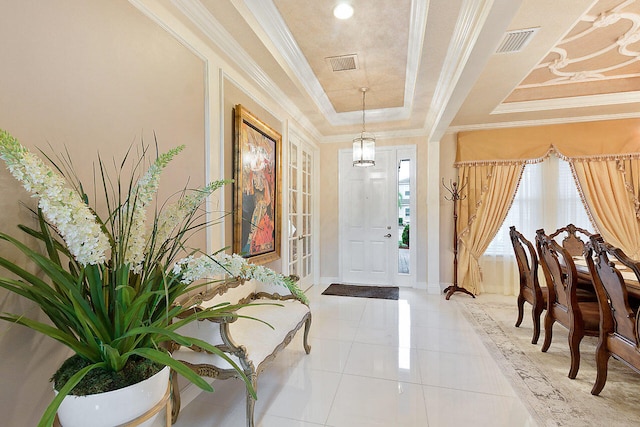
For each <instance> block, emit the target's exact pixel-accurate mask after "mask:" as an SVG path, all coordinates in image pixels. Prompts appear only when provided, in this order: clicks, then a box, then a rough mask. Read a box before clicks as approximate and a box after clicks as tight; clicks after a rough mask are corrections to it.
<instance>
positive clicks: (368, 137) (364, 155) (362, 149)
mask: <svg viewBox="0 0 640 427" xmlns="http://www.w3.org/2000/svg"><path fill="white" fill-rule="evenodd" d="M360 90H361V91H362V132H360V136H358V137H356V138H353V166H360V167H367V166H374V165H375V164H376V161H375V158H376V138H375V136H374V135H373V134H372V133H369V132H367V131H366V130H365V121H364V110H365V108H364V107H365V103H364V99H365V96H366V93H367V90H368V88H366V87H363V88H361V89H360Z"/></svg>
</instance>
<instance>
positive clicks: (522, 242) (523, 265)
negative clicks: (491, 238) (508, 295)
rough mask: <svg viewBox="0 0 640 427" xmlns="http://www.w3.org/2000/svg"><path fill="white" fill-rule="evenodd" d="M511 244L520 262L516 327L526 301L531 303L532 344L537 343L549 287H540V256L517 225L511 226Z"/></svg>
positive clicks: (517, 260) (522, 314) (519, 322)
mask: <svg viewBox="0 0 640 427" xmlns="http://www.w3.org/2000/svg"><path fill="white" fill-rule="evenodd" d="M509 236H510V237H511V245H512V246H513V252H514V253H515V257H516V262H517V263H518V272H519V274H520V292H519V293H518V302H517V304H518V319H517V320H516V328H517V327H519V326H520V324H521V323H522V318H523V317H524V303H525V302H528V303H529V304H531V318H532V319H533V337H532V338H531V344H537V343H538V338H539V337H540V316H541V315H542V312H543V311H544V310H545V308H546V307H547V295H548V289H547V287H546V286H545V287H540V283H539V282H538V256H537V254H536V250H535V249H534V247H533V245H532V244H531V242H530V241H529V240H527V239H526V238H525V237H524V236H523V235H522V234H521V233H520V232H519V231H518V230H516V227H515V226H511V227H509Z"/></svg>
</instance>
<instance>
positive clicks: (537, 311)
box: [531, 307, 542, 344]
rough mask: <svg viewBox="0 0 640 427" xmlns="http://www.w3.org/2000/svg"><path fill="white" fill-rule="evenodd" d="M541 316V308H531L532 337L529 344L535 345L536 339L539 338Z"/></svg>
mask: <svg viewBox="0 0 640 427" xmlns="http://www.w3.org/2000/svg"><path fill="white" fill-rule="evenodd" d="M541 315H542V308H537V307H533V309H532V310H531V317H532V318H533V337H532V338H531V344H537V343H538V338H540V316H541Z"/></svg>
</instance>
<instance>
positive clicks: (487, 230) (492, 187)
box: [454, 119, 640, 293]
mask: <svg viewBox="0 0 640 427" xmlns="http://www.w3.org/2000/svg"><path fill="white" fill-rule="evenodd" d="M457 139H458V143H457V152H456V162H455V165H454V166H456V167H458V168H459V175H460V179H461V182H467V184H468V185H467V188H466V193H467V200H465V201H463V203H461V209H460V215H459V216H458V230H463V231H462V232H461V233H460V240H459V247H460V249H461V250H460V251H459V265H458V278H459V282H460V286H464V287H465V288H467V289H468V290H470V291H471V292H474V293H478V291H479V286H478V285H479V283H480V281H481V274H480V266H479V264H478V258H479V257H480V256H482V254H483V252H484V251H485V249H486V248H487V246H488V245H489V243H490V242H491V240H492V239H493V237H494V235H495V233H496V232H497V230H498V228H499V226H500V225H501V223H502V221H504V218H505V216H506V213H507V211H508V209H509V207H510V205H511V202H512V200H513V197H514V195H515V191H516V188H517V184H518V181H519V178H520V176H521V174H522V170H523V169H524V164H525V162H537V161H542V160H543V159H544V158H545V157H546V156H548V155H549V153H550V152H551V151H555V152H556V153H557V154H558V155H559V156H560V157H562V158H564V159H566V160H568V161H569V162H570V163H571V164H572V168H573V171H574V173H575V175H576V177H577V180H578V183H579V187H581V189H580V190H581V194H582V197H583V199H584V200H585V201H586V204H587V206H588V211H589V212H590V214H591V217H592V218H593V219H594V221H595V225H596V226H597V228H598V229H599V232H600V233H601V234H602V235H603V237H604V238H605V240H607V241H609V242H610V243H611V244H614V245H616V246H620V247H621V248H622V249H623V250H624V251H625V252H626V253H627V254H629V255H630V256H633V257H635V258H638V259H640V202H639V199H640V119H622V120H606V121H597V122H588V123H563V124H556V125H546V126H532V127H520V128H500V129H484V130H476V131H468V132H460V133H458V138H457ZM465 180H467V181H465ZM494 205H495V206H494Z"/></svg>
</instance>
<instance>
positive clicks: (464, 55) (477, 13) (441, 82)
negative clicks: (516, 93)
mask: <svg viewBox="0 0 640 427" xmlns="http://www.w3.org/2000/svg"><path fill="white" fill-rule="evenodd" d="M493 3H494V0H480V1H477V0H476V1H471V0H466V1H465V2H464V4H463V7H462V9H461V10H460V14H459V15H458V20H457V22H456V26H455V29H454V33H453V37H452V38H451V42H450V43H449V48H448V49H447V55H446V57H445V60H444V64H443V67H442V71H441V72H440V76H439V78H438V84H437V85H436V90H435V92H434V94H433V98H432V100H431V105H430V107H429V113H428V114H427V117H426V119H425V124H424V129H425V130H427V131H428V134H429V139H430V140H431V139H432V137H433V136H434V133H435V132H436V130H437V127H438V123H439V121H440V120H441V119H442V116H443V114H444V111H445V108H446V106H447V104H448V103H449V100H450V99H451V97H452V95H453V93H454V91H455V89H456V86H457V84H458V81H459V80H460V77H461V75H462V72H463V71H464V68H465V66H466V64H467V61H468V60H469V57H470V56H471V52H472V51H473V48H474V46H475V44H476V41H477V40H478V37H479V36H480V32H481V31H482V28H483V26H484V23H485V22H486V20H487V17H488V16H489V13H490V11H491V7H492V6H493Z"/></svg>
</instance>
